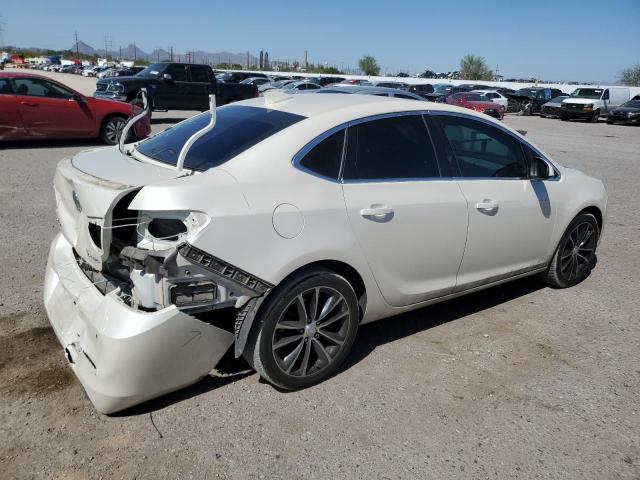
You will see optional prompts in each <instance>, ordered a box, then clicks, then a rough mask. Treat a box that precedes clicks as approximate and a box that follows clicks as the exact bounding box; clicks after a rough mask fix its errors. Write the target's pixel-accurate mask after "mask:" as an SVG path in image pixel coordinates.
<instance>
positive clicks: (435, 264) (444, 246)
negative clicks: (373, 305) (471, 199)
mask: <svg viewBox="0 0 640 480" xmlns="http://www.w3.org/2000/svg"><path fill="white" fill-rule="evenodd" d="M343 191H344V199H345V203H346V206H347V212H348V215H349V221H350V223H351V226H352V228H353V231H354V233H355V235H356V238H357V240H358V242H359V244H360V248H362V250H363V251H364V253H365V256H366V258H367V261H368V262H369V266H370V267H371V270H372V272H373V275H374V277H375V279H376V281H377V283H378V286H379V287H380V291H381V292H382V295H383V296H384V298H385V300H386V301H387V302H388V303H389V304H390V305H393V306H396V307H399V306H404V305H410V304H413V303H418V302H420V301H424V300H428V299H430V298H435V297H438V296H442V295H446V294H448V293H451V292H452V291H453V288H454V286H455V283H456V273H457V271H458V268H459V266H460V259H461V258H462V254H463V252H464V245H465V240H466V235H467V205H466V202H465V200H464V197H463V196H462V194H461V192H460V189H459V188H458V185H457V184H456V182H452V181H447V180H432V181H422V182H420V181H418V182H397V183H353V184H349V183H347V184H345V185H344V186H343ZM367 210H372V211H367Z"/></svg>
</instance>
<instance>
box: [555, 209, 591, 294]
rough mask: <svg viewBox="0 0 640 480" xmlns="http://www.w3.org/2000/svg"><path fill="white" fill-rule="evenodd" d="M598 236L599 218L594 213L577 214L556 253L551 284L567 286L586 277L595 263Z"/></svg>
mask: <svg viewBox="0 0 640 480" xmlns="http://www.w3.org/2000/svg"><path fill="white" fill-rule="evenodd" d="M599 236H600V227H599V225H598V221H597V220H596V218H595V217H594V216H593V215H592V214H591V213H587V212H583V213H581V214H579V215H578V216H577V217H576V218H574V219H573V221H572V222H571V223H570V224H569V226H568V227H567V230H566V231H565V233H564V235H563V236H562V239H561V240H560V244H559V245H558V248H557V250H556V252H555V254H554V255H553V259H552V260H551V264H550V265H549V269H548V270H547V272H546V275H545V281H546V282H547V283H548V284H549V285H551V286H552V287H556V288H567V287H572V286H574V285H576V284H578V283H580V282H582V281H583V280H584V279H585V278H587V277H588V276H589V273H591V270H592V269H593V267H594V266H595V264H596V247H597V245H598V237H599Z"/></svg>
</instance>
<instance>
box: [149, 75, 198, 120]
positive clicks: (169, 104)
mask: <svg viewBox="0 0 640 480" xmlns="http://www.w3.org/2000/svg"><path fill="white" fill-rule="evenodd" d="M165 73H168V74H169V75H171V80H164V79H160V81H159V82H158V87H157V93H156V98H155V107H156V108H160V109H168V110H172V109H175V110H188V109H191V108H193V106H192V105H191V103H190V102H191V98H190V95H189V92H190V82H188V77H187V67H186V65H180V64H175V65H170V66H169V67H167V69H166V70H165V71H164V72H163V74H165Z"/></svg>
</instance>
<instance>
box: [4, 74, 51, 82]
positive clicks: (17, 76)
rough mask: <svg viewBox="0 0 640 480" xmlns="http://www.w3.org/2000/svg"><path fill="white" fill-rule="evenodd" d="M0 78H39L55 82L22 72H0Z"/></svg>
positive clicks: (42, 76) (41, 76)
mask: <svg viewBox="0 0 640 480" xmlns="http://www.w3.org/2000/svg"><path fill="white" fill-rule="evenodd" d="M0 78H39V79H41V80H53V81H54V82H55V80H54V79H52V78H49V77H45V76H44V75H36V74H35V73H22V72H0Z"/></svg>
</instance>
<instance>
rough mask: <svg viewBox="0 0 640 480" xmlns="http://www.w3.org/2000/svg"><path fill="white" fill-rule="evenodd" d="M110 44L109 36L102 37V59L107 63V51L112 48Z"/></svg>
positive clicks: (111, 41) (111, 42)
mask: <svg viewBox="0 0 640 480" xmlns="http://www.w3.org/2000/svg"><path fill="white" fill-rule="evenodd" d="M112 44H113V40H112V38H111V36H110V35H105V36H104V58H105V60H107V61H109V50H111V47H112V46H113V45H112Z"/></svg>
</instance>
